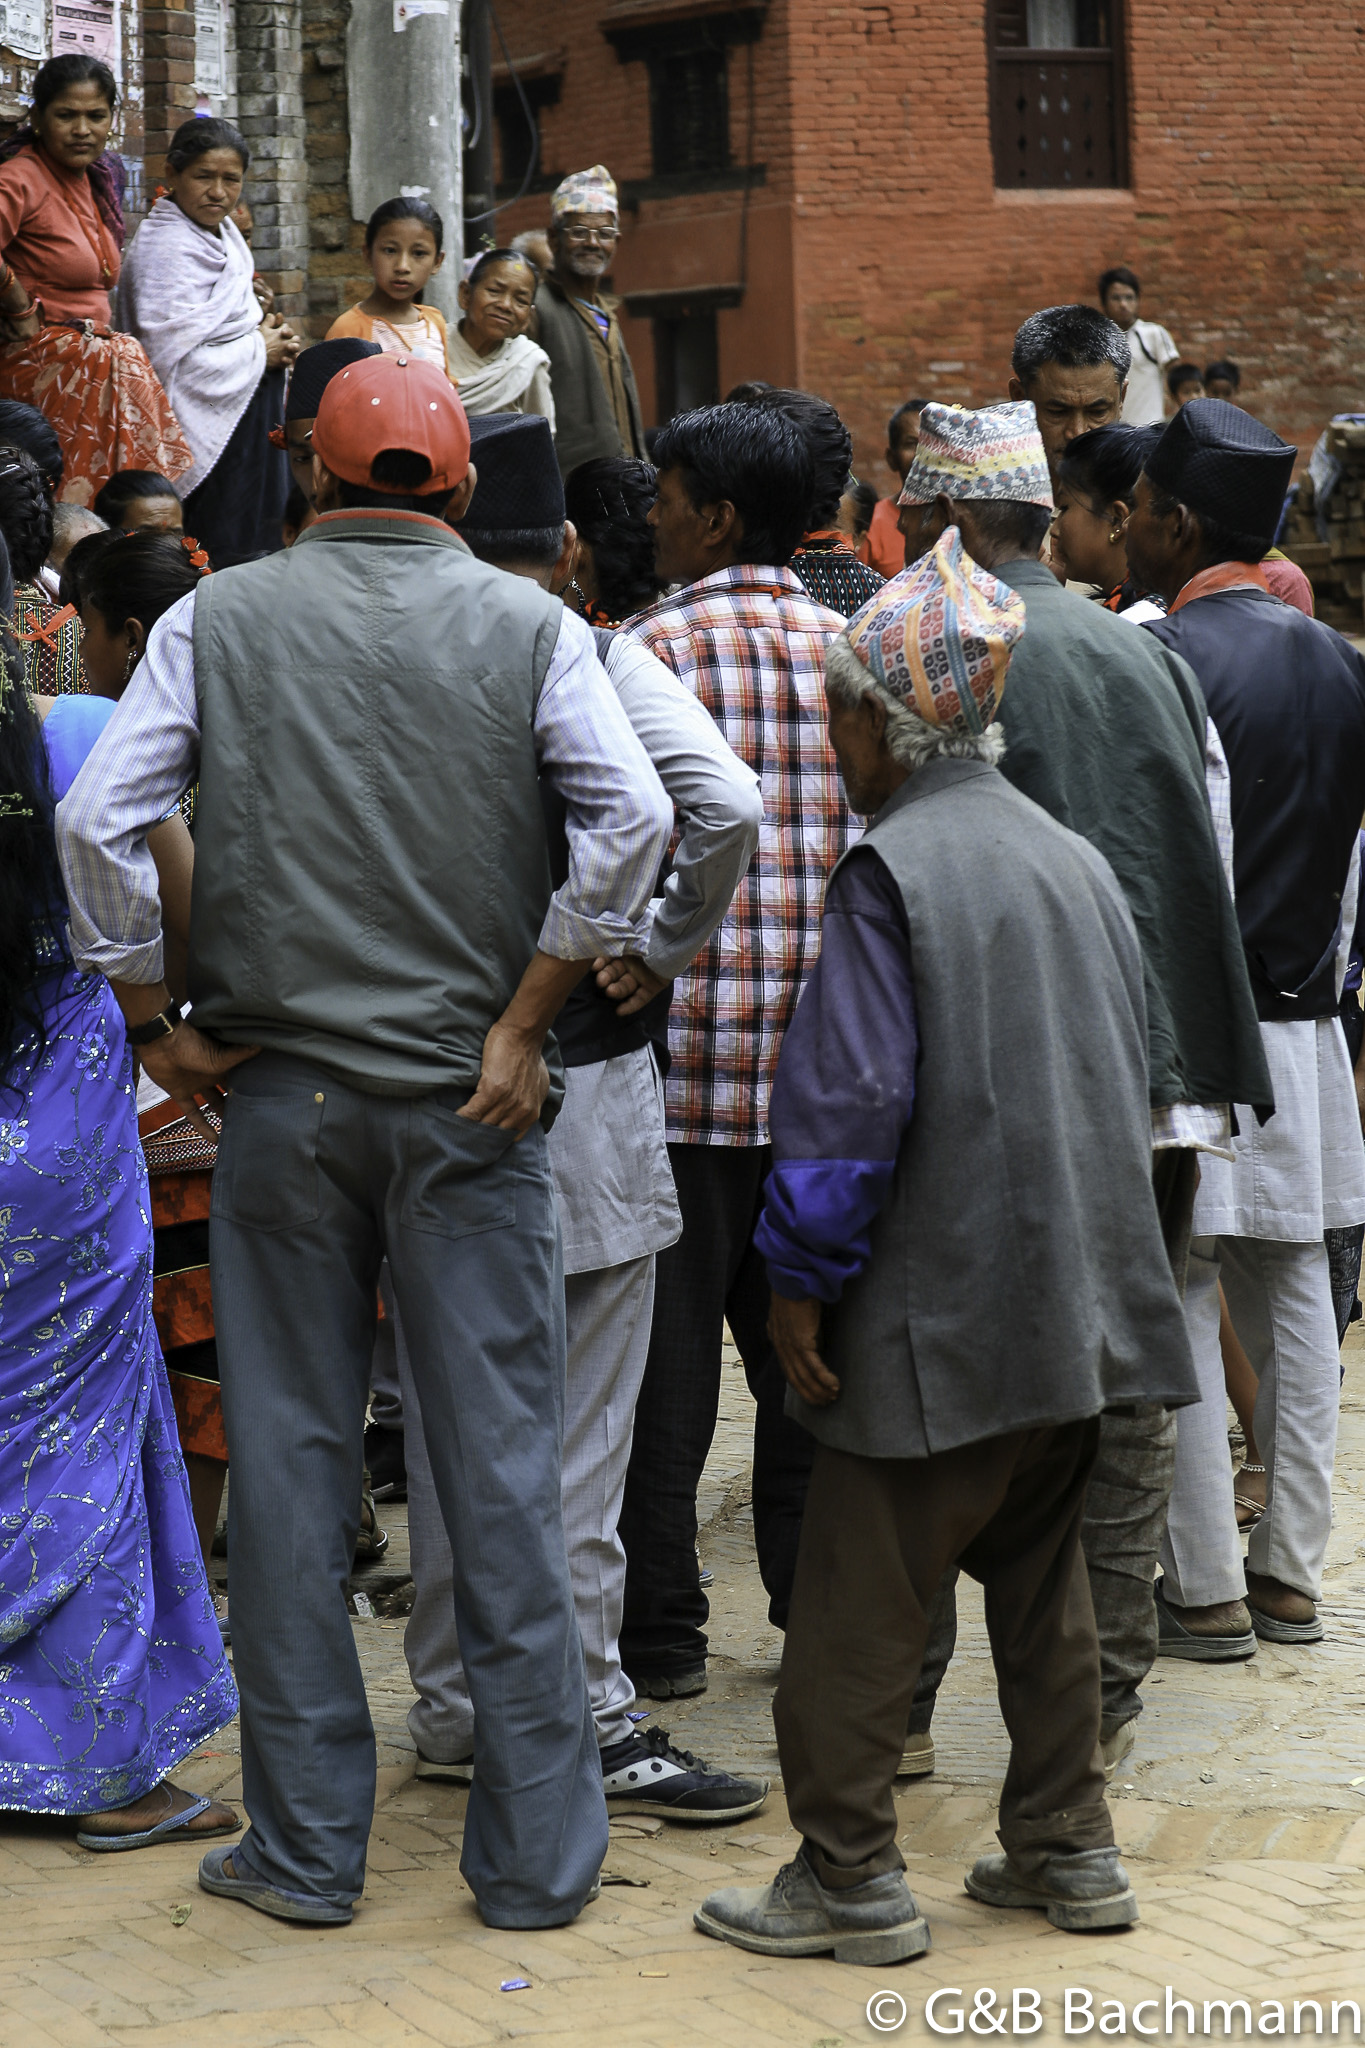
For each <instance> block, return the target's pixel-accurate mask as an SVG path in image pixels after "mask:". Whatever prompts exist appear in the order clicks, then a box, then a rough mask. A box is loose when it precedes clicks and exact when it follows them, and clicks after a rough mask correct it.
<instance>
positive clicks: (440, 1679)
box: [398, 1255, 654, 1763]
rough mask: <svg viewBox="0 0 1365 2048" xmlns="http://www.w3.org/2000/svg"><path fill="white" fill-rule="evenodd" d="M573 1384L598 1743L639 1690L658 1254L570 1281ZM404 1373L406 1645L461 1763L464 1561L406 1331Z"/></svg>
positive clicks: (435, 1724)
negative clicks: (628, 1533)
mask: <svg viewBox="0 0 1365 2048" xmlns="http://www.w3.org/2000/svg"><path fill="white" fill-rule="evenodd" d="M564 1293H565V1306H566V1310H567V1328H568V1380H567V1391H566V1395H565V1404H564V1482H563V1483H564V1534H565V1539H566V1542H567V1544H568V1551H569V1571H570V1575H571V1577H572V1580H573V1593H574V1608H575V1611H576V1613H577V1615H578V1626H579V1629H580V1631H581V1634H582V1638H583V1657H584V1662H585V1664H586V1666H587V1674H588V1697H589V1699H590V1700H591V1702H592V1711H593V1719H594V1722H595V1724H596V1728H597V1740H598V1743H599V1744H600V1745H601V1746H602V1747H603V1748H605V1747H606V1745H607V1744H608V1743H609V1742H619V1741H620V1740H621V1739H622V1737H623V1736H626V1735H629V1733H630V1731H631V1722H630V1719H629V1710H630V1708H631V1707H633V1706H634V1704H635V1690H634V1687H633V1686H632V1685H631V1682H630V1680H629V1679H628V1678H627V1677H626V1676H625V1674H624V1672H623V1671H622V1669H621V1653H620V1643H619V1638H620V1633H621V1603H622V1600H623V1598H624V1596H625V1584H626V1554H625V1551H624V1549H623V1548H622V1546H621V1539H620V1537H619V1536H618V1535H617V1533H616V1524H617V1520H618V1518H619V1516H620V1513H621V1495H622V1492H623V1491H624V1488H625V1483H626V1467H627V1465H628V1464H629V1462H630V1438H631V1427H632V1423H633V1420H634V1415H635V1401H636V1397H637V1395H638V1394H639V1391H640V1381H641V1379H642V1378H643V1376H644V1370H645V1359H646V1357H647V1356H648V1352H649V1329H650V1321H651V1317H652V1315H653V1308H654V1259H653V1256H652V1255H651V1256H650V1257H648V1258H644V1259H631V1260H629V1261H627V1262H626V1263H625V1264H624V1265H620V1266H609V1267H607V1268H606V1269H605V1271H603V1272H600V1273H571V1274H569V1276H568V1277H567V1279H566V1280H565V1282H564ZM398 1368H399V1377H400V1381H401V1384H402V1389H403V1407H404V1410H405V1412H406V1413H407V1416H408V1430H407V1460H408V1535H409V1539H410V1541H411V1544H412V1576H413V1580H414V1582H415V1585H416V1599H415V1601H414V1603H413V1609H412V1614H411V1617H410V1618H409V1621H408V1626H407V1632H406V1634H405V1635H404V1637H403V1649H404V1651H405V1653H406V1655H407V1660H408V1670H409V1672H410V1673H411V1675H412V1682H413V1684H414V1686H415V1687H416V1688H417V1691H418V1694H419V1695H420V1697H419V1698H418V1701H417V1704H416V1706H414V1707H413V1708H412V1709H411V1710H410V1712H409V1714H408V1726H409V1728H410V1729H411V1730H412V1739H413V1741H414V1742H415V1743H416V1744H417V1747H418V1749H419V1750H420V1751H421V1752H422V1754H423V1756H427V1757H431V1758H432V1759H433V1760H434V1761H435V1762H437V1763H458V1762H459V1761H461V1759H463V1758H464V1757H467V1756H468V1755H469V1754H470V1752H471V1751H472V1750H473V1748H474V1730H475V1725H476V1717H475V1712H474V1700H473V1697H472V1688H471V1685H470V1681H469V1677H468V1675H467V1674H466V1671H465V1665H464V1659H463V1657H462V1655H461V1652H460V1633H459V1628H458V1625H457V1623H456V1619H455V1608H454V1605H453V1603H452V1601H451V1597H450V1589H451V1571H452V1566H453V1559H452V1556H451V1549H450V1543H449V1541H448V1539H447V1537H446V1532H445V1525H444V1523H443V1521H442V1519H441V1513H440V1509H439V1507H438V1505H437V1501H436V1493H435V1489H434V1487H433V1485H432V1478H431V1467H430V1464H429V1463H428V1456H427V1440H428V1438H429V1435H430V1432H429V1430H427V1429H425V1428H423V1427H419V1426H418V1424H417V1422H416V1420H415V1413H416V1410H415V1406H414V1403H415V1402H416V1401H420V1396H419V1395H416V1394H415V1390H414V1388H413V1384H412V1379H411V1377H410V1367H409V1364H408V1358H407V1346H406V1344H405V1343H404V1340H403V1327H402V1325H401V1324H400V1325H399V1327H398Z"/></svg>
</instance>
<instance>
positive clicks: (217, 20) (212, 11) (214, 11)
mask: <svg viewBox="0 0 1365 2048" xmlns="http://www.w3.org/2000/svg"><path fill="white" fill-rule="evenodd" d="M194 83H195V86H196V88H197V90H198V91H199V92H201V93H206V94H207V95H208V97H209V99H211V100H212V101H213V103H214V107H215V109H217V108H218V107H221V105H222V102H223V96H224V94H225V93H226V92H227V7H226V5H225V4H224V0H194Z"/></svg>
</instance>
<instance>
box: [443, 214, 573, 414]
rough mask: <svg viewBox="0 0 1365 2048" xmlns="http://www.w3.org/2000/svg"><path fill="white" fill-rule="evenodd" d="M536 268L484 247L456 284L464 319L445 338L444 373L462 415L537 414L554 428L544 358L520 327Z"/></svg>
mask: <svg viewBox="0 0 1365 2048" xmlns="http://www.w3.org/2000/svg"><path fill="white" fill-rule="evenodd" d="M537 282H538V279H537V276H536V271H535V268H534V266H533V265H532V263H531V262H530V259H529V258H528V257H525V256H523V255H521V253H520V252H519V251H518V250H515V249H490V250H489V251H488V252H487V254H486V255H483V256H480V257H479V259H478V261H477V262H476V263H475V264H474V266H473V268H472V269H471V271H470V273H469V275H468V277H467V278H466V279H465V280H464V283H463V284H462V285H461V286H460V305H461V308H462V309H463V314H464V317H463V319H462V320H461V321H460V324H459V326H458V327H456V328H455V329H454V330H453V331H452V333H451V334H450V336H449V337H448V339H447V342H446V360H447V362H448V364H449V368H450V374H451V376H452V377H453V378H454V379H455V381H456V383H457V384H458V385H459V387H460V403H461V404H462V405H463V406H464V409H465V411H466V412H467V413H489V412H530V413H537V412H538V413H539V414H540V415H541V417H542V418H543V419H547V420H548V421H549V422H550V432H551V433H552V434H553V432H554V430H555V402H554V399H553V398H552V397H551V396H550V358H549V357H548V356H547V355H546V353H545V351H544V349H543V348H541V347H540V346H539V344H538V343H537V342H534V341H531V340H529V339H528V338H527V334H526V328H527V325H528V323H529V321H530V318H531V309H532V307H533V306H534V305H535V299H536V284H537Z"/></svg>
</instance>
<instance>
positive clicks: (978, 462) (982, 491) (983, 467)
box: [898, 398, 1052, 511]
mask: <svg viewBox="0 0 1365 2048" xmlns="http://www.w3.org/2000/svg"><path fill="white" fill-rule="evenodd" d="M940 493H942V495H943V496H944V497H945V498H959V499H962V500H964V501H965V500H967V499H969V498H970V499H978V498H980V499H993V500H995V501H996V502H998V503H1006V504H1013V505H1046V506H1047V508H1048V510H1049V511H1051V509H1052V480H1051V478H1050V477H1049V475H1048V467H1047V456H1046V455H1045V454H1044V453H1043V441H1042V436H1041V435H1040V434H1039V432H1038V416H1037V414H1036V413H1035V412H1034V410H1033V401H1032V399H1029V398H1019V399H1011V401H1010V402H1009V404H1008V405H988V406H983V407H982V408H981V409H980V410H979V411H975V412H974V411H971V410H970V409H969V408H968V407H967V406H965V405H926V406H925V408H924V410H923V412H922V413H921V414H920V416H919V447H918V449H917V450H916V452H915V460H914V462H913V463H912V464H911V468H910V474H909V475H908V476H907V477H906V479H905V488H904V490H903V491H902V492H901V494H900V499H899V501H898V502H899V503H900V504H902V505H932V503H933V502H934V499H935V498H937V497H938V496H939V495H940Z"/></svg>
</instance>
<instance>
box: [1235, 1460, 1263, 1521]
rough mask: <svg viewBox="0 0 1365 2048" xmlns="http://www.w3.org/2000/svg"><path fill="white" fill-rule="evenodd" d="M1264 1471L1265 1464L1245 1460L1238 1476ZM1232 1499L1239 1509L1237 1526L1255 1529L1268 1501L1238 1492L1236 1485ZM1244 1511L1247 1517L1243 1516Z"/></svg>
mask: <svg viewBox="0 0 1365 2048" xmlns="http://www.w3.org/2000/svg"><path fill="white" fill-rule="evenodd" d="M1264 1471H1265V1466H1264V1465H1250V1464H1247V1463H1245V1462H1243V1464H1242V1466H1241V1468H1240V1470H1239V1472H1238V1475H1237V1476H1238V1478H1240V1477H1241V1475H1242V1473H1243V1472H1264ZM1232 1500H1233V1505H1234V1507H1235V1508H1236V1510H1237V1527H1238V1528H1239V1529H1254V1528H1255V1527H1256V1524H1257V1523H1258V1522H1259V1521H1260V1519H1261V1517H1262V1515H1263V1514H1264V1513H1265V1511H1266V1503H1265V1502H1264V1501H1263V1500H1253V1499H1252V1498H1251V1495H1250V1494H1247V1493H1238V1491H1237V1489H1236V1487H1234V1488H1233V1491H1232ZM1244 1512H1245V1519H1244V1518H1243V1516H1244Z"/></svg>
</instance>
